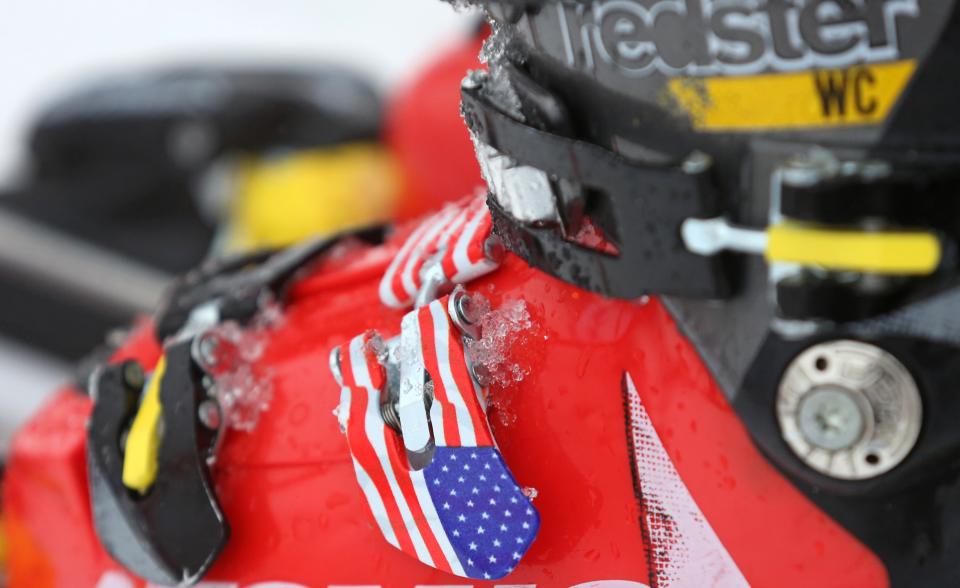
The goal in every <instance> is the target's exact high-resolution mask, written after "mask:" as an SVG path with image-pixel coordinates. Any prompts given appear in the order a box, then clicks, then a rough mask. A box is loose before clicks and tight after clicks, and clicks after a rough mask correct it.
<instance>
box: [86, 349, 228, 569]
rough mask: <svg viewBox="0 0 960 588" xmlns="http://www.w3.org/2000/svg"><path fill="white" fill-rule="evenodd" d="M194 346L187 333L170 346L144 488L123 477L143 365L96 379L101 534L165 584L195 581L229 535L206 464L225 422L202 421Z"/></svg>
mask: <svg viewBox="0 0 960 588" xmlns="http://www.w3.org/2000/svg"><path fill="white" fill-rule="evenodd" d="M195 347H196V345H195V340H194V339H187V340H182V341H177V342H175V343H173V344H171V345H169V346H168V347H167V348H166V350H165V352H166V355H165V357H166V360H165V361H166V368H165V370H164V372H163V374H162V381H161V382H160V403H161V405H162V417H161V421H160V423H159V426H160V427H161V431H162V435H161V440H160V444H159V449H158V454H157V475H156V478H155V480H154V482H153V483H152V484H151V486H150V488H149V489H148V490H147V491H146V492H145V493H143V494H141V493H139V492H137V491H135V490H131V489H130V488H128V487H127V486H126V485H125V484H124V481H123V467H124V453H125V445H126V435H127V432H128V429H129V426H130V424H131V422H132V420H133V418H134V416H135V415H136V413H137V409H138V399H139V397H140V395H141V390H142V388H143V383H144V376H143V370H142V368H141V367H140V365H139V364H138V363H137V362H135V361H128V362H125V363H121V364H115V365H109V366H105V367H104V368H102V369H101V370H99V371H98V372H97V373H95V374H94V376H93V382H92V385H91V391H92V393H93V396H94V402H95V404H94V409H93V415H92V417H91V419H90V423H89V428H88V431H87V452H88V460H87V461H88V465H87V467H88V475H89V481H90V494H91V502H92V506H93V518H94V525H95V528H96V532H97V535H98V536H99V538H100V541H101V542H102V543H103V546H104V547H105V548H106V549H107V551H108V552H109V553H110V555H112V556H113V558H114V559H116V560H117V561H118V562H119V563H120V564H122V565H123V566H124V567H126V568H127V569H129V570H130V571H131V572H133V573H135V574H137V575H138V576H140V577H142V578H144V579H146V580H149V581H151V582H155V583H159V584H163V585H191V584H193V583H195V582H197V581H198V580H199V579H200V578H202V577H203V575H204V574H205V573H206V572H207V570H208V569H209V568H210V566H211V565H212V564H213V562H214V560H215V559H216V558H217V556H218V555H219V554H220V552H221V551H222V550H223V547H224V545H225V544H226V542H227V538H228V536H229V526H228V524H227V521H226V518H225V517H224V514H223V512H222V510H221V508H220V504H219V503H218V501H217V496H216V493H215V492H214V489H213V486H212V484H211V481H210V472H209V468H208V458H209V456H210V452H211V450H212V448H214V447H215V445H216V442H217V440H218V439H219V437H220V435H221V434H222V427H221V428H219V429H212V428H211V427H210V426H207V425H205V424H204V423H203V422H202V419H201V416H200V415H201V413H202V412H203V411H202V410H201V405H202V404H203V403H204V402H205V401H207V400H208V398H207V391H206V390H205V388H204V385H203V379H204V377H205V373H204V370H203V369H201V367H200V366H199V365H198V363H197V362H196V361H195V360H194V355H195V352H194V348H195ZM220 421H221V422H222V418H221V419H220ZM208 424H209V421H208Z"/></svg>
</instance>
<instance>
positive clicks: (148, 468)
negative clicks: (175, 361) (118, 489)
mask: <svg viewBox="0 0 960 588" xmlns="http://www.w3.org/2000/svg"><path fill="white" fill-rule="evenodd" d="M166 368H167V361H166V357H165V356H161V357H160V361H158V362H157V366H156V367H155V368H154V370H153V375H152V376H150V381H149V382H148V384H147V391H146V393H145V394H144V395H143V400H142V401H141V402H140V409H139V410H138V411H137V416H135V417H134V419H133V425H132V426H131V427H130V432H129V433H128V434H127V447H126V451H125V452H124V456H123V485H124V486H126V487H127V488H130V489H131V490H136V491H137V492H139V493H140V494H145V493H146V492H147V490H149V489H150V486H152V485H153V482H154V480H156V479H157V455H158V453H159V451H160V418H161V417H162V416H163V405H162V404H160V382H161V381H162V380H163V374H164V371H166Z"/></svg>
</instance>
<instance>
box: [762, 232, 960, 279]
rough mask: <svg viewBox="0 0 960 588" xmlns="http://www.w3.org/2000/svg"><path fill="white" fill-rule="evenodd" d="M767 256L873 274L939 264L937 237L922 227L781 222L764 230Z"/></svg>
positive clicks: (919, 270)
mask: <svg viewBox="0 0 960 588" xmlns="http://www.w3.org/2000/svg"><path fill="white" fill-rule="evenodd" d="M768 239H769V240H768V243H767V253H766V256H767V260H768V261H771V262H787V263H799V264H802V265H809V266H819V267H823V268H825V269H831V270H841V271H856V272H869V273H876V274H895V275H925V274H930V273H933V272H934V270H936V269H937V266H938V265H940V256H941V249H940V241H939V240H938V239H937V237H936V236H935V235H933V234H932V233H928V232H922V231H878V232H865V231H852V230H828V229H821V228H808V227H804V226H802V225H797V224H791V223H787V224H783V225H778V226H774V227H771V228H770V229H769V231H768Z"/></svg>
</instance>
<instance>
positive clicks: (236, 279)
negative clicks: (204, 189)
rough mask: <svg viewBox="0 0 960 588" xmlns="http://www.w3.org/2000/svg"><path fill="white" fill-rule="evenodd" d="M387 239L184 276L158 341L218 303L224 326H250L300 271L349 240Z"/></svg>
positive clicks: (370, 235) (159, 326)
mask: <svg viewBox="0 0 960 588" xmlns="http://www.w3.org/2000/svg"><path fill="white" fill-rule="evenodd" d="M383 235H384V228H383V227H374V228H367V229H361V230H356V231H351V232H347V233H342V234H340V235H337V236H335V237H332V238H325V239H317V240H314V241H308V242H305V243H303V244H300V245H295V246H293V247H289V248H286V249H280V250H265V251H257V252H254V253H251V254H248V255H245V256H241V257H235V258H230V259H227V260H223V261H219V262H216V263H214V264H212V265H208V266H203V267H201V268H199V269H197V270H196V271H194V272H190V273H188V274H186V275H184V276H182V277H181V278H180V279H179V280H177V282H176V283H175V284H174V286H173V288H172V289H171V292H170V294H169V295H168V296H167V299H166V301H165V303H164V304H163V306H162V307H161V308H160V311H159V312H158V313H157V318H156V333H157V338H158V340H160V341H163V340H164V339H166V338H167V337H169V336H171V335H174V334H176V333H177V332H179V331H180V329H182V328H183V326H184V325H185V324H186V322H187V319H188V318H189V317H190V313H192V312H193V310H194V309H196V308H197V307H199V306H201V305H202V304H205V303H207V302H210V301H214V300H217V301H218V302H219V310H220V319H221V320H236V321H239V322H241V323H243V322H246V321H248V320H249V319H250V318H252V317H253V315H254V314H255V313H256V312H257V310H258V309H259V307H260V303H261V301H262V296H263V295H264V294H265V293H270V294H273V295H274V296H277V297H279V295H280V294H281V290H282V289H283V288H284V287H285V286H286V285H287V284H288V283H289V282H290V280H291V279H293V278H294V276H295V275H296V274H297V273H298V272H299V271H300V270H301V269H303V268H304V267H305V266H307V265H308V264H310V263H311V262H313V261H315V260H316V259H317V258H318V257H320V256H321V255H323V254H324V253H326V252H327V251H329V250H330V248H331V247H333V246H334V245H336V244H337V243H340V242H341V241H342V240H343V239H344V238H347V237H353V238H357V239H360V240H362V241H366V242H369V243H380V242H382V241H383Z"/></svg>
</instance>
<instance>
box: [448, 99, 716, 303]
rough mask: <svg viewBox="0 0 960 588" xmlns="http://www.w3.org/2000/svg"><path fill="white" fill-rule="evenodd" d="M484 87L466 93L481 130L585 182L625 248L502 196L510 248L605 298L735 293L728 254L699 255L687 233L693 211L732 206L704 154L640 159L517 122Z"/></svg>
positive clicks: (483, 139)
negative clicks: (597, 246) (657, 161)
mask: <svg viewBox="0 0 960 588" xmlns="http://www.w3.org/2000/svg"><path fill="white" fill-rule="evenodd" d="M481 90H482V87H476V88H467V87H464V88H463V89H462V93H461V96H462V99H463V111H464V120H465V121H466V122H467V125H468V126H469V127H470V130H471V132H472V134H473V136H474V138H475V139H476V140H477V141H479V142H480V143H482V144H484V145H487V146H489V147H491V148H493V149H494V150H495V151H496V152H497V153H499V154H500V155H502V156H505V157H509V158H511V159H512V160H513V161H514V162H515V165H517V166H527V167H531V168H535V169H536V170H539V171H541V172H543V173H544V174H546V176H547V177H549V178H551V179H556V180H566V181H567V182H570V183H572V184H575V185H578V186H581V187H582V188H583V189H584V190H585V191H586V193H587V194H589V196H590V198H591V199H592V201H593V204H592V206H593V207H594V208H595V209H596V210H601V211H604V212H603V214H602V215H600V216H598V217H597V218H592V219H591V220H592V222H593V223H594V224H595V225H597V227H598V228H599V229H600V230H601V231H602V232H603V233H604V234H605V235H607V236H609V239H610V241H612V242H613V244H614V245H615V248H616V251H617V252H618V253H617V254H614V255H611V254H610V253H609V252H607V251H598V250H594V249H590V248H588V247H584V246H582V245H580V244H578V243H574V242H571V241H570V240H568V239H567V238H566V237H565V235H564V234H563V232H562V230H561V227H560V226H559V225H558V224H557V223H555V222H554V223H528V222H523V221H519V220H517V219H515V218H513V217H512V216H511V214H510V212H509V211H508V210H505V209H504V207H503V206H502V205H501V204H500V203H498V201H497V199H496V197H495V196H496V195H494V198H491V201H492V204H491V206H490V209H491V212H492V214H493V219H494V223H495V225H496V229H495V232H496V234H497V235H498V236H499V237H500V238H502V239H503V244H504V245H505V246H506V247H507V248H508V249H510V250H511V251H512V252H513V253H515V254H516V255H518V256H520V257H522V258H523V259H524V260H526V261H527V263H529V264H530V265H532V266H534V267H537V268H539V269H541V270H543V271H545V272H546V273H548V274H550V275H552V276H554V277H556V278H558V279H561V280H563V281H566V282H568V283H572V284H574V285H576V286H579V287H582V288H585V289H588V290H591V291H594V292H598V293H601V294H604V295H606V296H613V297H616V298H625V299H632V298H636V297H639V296H641V295H644V294H667V295H676V296H681V297H685V298H700V299H703V298H708V299H711V298H712V299H717V298H725V297H728V296H730V295H731V294H732V292H733V290H734V288H733V283H732V278H733V276H732V271H731V268H729V267H728V265H729V260H727V259H725V258H724V257H723V256H714V257H704V256H702V255H698V254H695V253H693V252H691V251H689V250H687V248H686V247H685V246H684V243H683V241H682V239H681V238H680V228H681V225H682V223H683V222H684V221H685V220H686V219H688V218H712V217H715V216H718V215H720V214H722V213H723V206H722V203H721V199H720V198H719V196H718V194H717V193H716V191H715V190H714V188H713V185H712V182H711V180H710V172H709V165H697V162H696V160H695V159H696V158H694V159H692V160H690V161H689V162H687V163H690V165H650V164H637V163H633V162H630V161H628V160H626V159H624V158H622V157H620V156H619V155H617V154H615V153H613V152H611V151H608V150H606V149H603V148H601V147H599V146H597V145H593V144H590V143H587V142H584V141H577V140H574V139H570V138H568V137H563V136H560V135H557V134H553V133H549V132H546V131H542V130H539V129H536V128H534V127H531V126H529V125H526V124H524V123H523V122H520V121H517V120H515V119H513V118H511V117H510V116H508V115H506V114H504V113H502V112H500V111H499V110H498V109H497V108H496V107H495V106H493V105H492V104H490V102H489V101H488V100H487V99H486V98H484V95H483V93H482V91H481ZM554 200H555V201H558V202H559V201H561V200H562V199H560V198H557V197H556V196H555V197H554ZM561 216H562V215H561Z"/></svg>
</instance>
